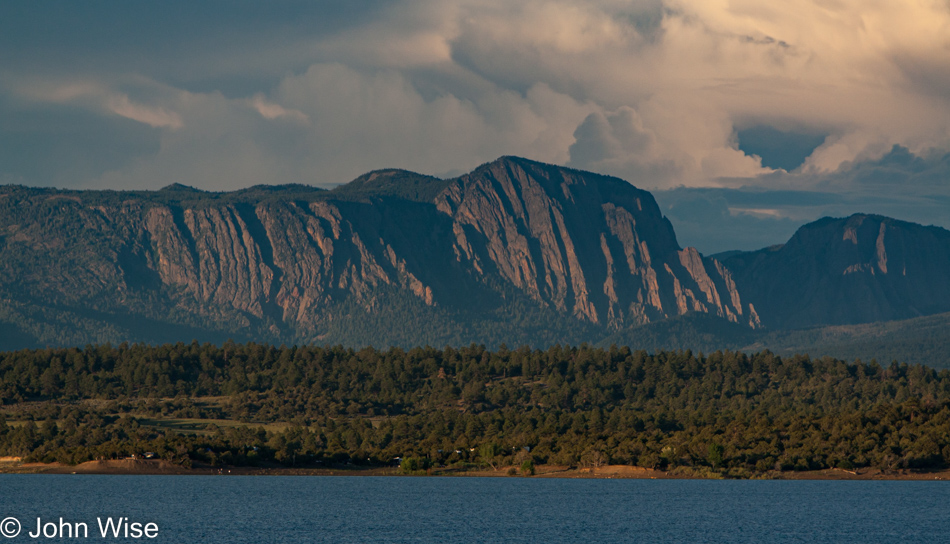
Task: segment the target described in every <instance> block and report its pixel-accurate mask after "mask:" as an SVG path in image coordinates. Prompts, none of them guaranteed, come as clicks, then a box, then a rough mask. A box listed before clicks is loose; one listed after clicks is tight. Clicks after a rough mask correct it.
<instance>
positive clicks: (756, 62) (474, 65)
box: [0, 0, 950, 189]
mask: <svg viewBox="0 0 950 544" xmlns="http://www.w3.org/2000/svg"><path fill="white" fill-rule="evenodd" d="M261 35H267V33H263V34H261ZM273 35H275V36H279V35H280V33H279V32H275V33H273ZM278 42H280V43H279V44H278ZM203 43H204V42H203ZM205 46H207V44H205ZM260 49H261V51H262V52H261V53H260V55H261V56H260V57H259V58H258V57H255V58H253V59H246V60H245V61H244V62H246V63H247V66H248V67H244V66H243V65H242V64H241V63H242V57H240V56H235V55H234V54H232V53H230V52H229V51H225V50H222V51H220V52H218V53H217V55H218V57H219V58H220V59H222V60H221V61H220V62H218V63H217V65H216V66H214V67H213V70H211V71H212V72H213V73H214V74H215V77H216V78H219V79H220V80H222V81H226V80H227V78H228V76H229V74H230V75H235V74H237V75H240V74H241V70H242V69H245V68H246V69H248V70H250V69H251V68H249V66H251V65H253V66H254V71H255V73H256V72H259V71H260V66H259V65H260V64H262V63H264V64H267V63H271V64H274V65H275V67H273V68H271V69H269V71H270V72H276V73H281V72H280V71H279V70H280V68H278V67H277V66H284V65H280V59H281V58H284V59H287V60H286V68H284V71H283V72H282V73H284V74H285V75H284V76H282V77H280V78H278V79H277V80H271V81H270V82H269V83H267V84H261V85H257V86H256V87H254V86H251V87H249V88H245V87H241V88H240V90H237V91H235V90H233V89H228V88H226V87H227V84H225V83H214V84H210V83H207V82H205V83H204V87H202V88H188V86H187V85H184V84H172V83H171V82H168V81H161V78H160V77H157V76H153V74H152V73H150V71H149V67H148V66H143V67H142V68H141V70H142V71H141V72H140V73H138V74H129V73H119V74H116V73H111V72H110V71H109V70H110V68H109V65H108V63H105V62H104V63H103V65H102V66H99V67H98V68H96V69H91V70H90V73H89V74H85V75H83V76H82V77H65V76H63V77H60V78H58V79H57V78H52V79H47V80H42V81H40V80H35V79H30V78H29V77H21V76H22V74H20V75H17V77H15V78H12V79H11V78H10V77H9V76H8V77H6V78H5V79H4V80H2V82H0V85H2V86H3V87H5V88H6V89H7V90H8V91H9V90H13V92H14V93H15V94H16V95H17V96H19V97H22V98H27V99H29V100H33V101H36V102H50V103H56V104H69V105H74V106H76V107H80V108H85V109H87V110H91V111H97V112H100V113H102V114H104V115H120V116H123V117H126V118H129V119H133V120H135V121H137V122H140V123H145V124H147V125H149V126H152V127H155V128H156V130H158V131H161V134H162V145H161V148H160V149H159V150H158V151H157V153H156V154H154V155H151V156H146V157H141V158H139V159H137V160H136V161H133V163H132V165H131V166H127V167H126V166H123V167H122V169H117V170H115V171H114V172H110V173H109V174H108V175H106V176H104V177H103V178H102V179H99V180H90V182H91V183H95V184H97V185H112V186H117V187H118V186H123V185H136V186H160V185H164V184H166V183H168V182H171V181H180V182H183V183H189V184H192V185H196V186H200V187H209V188H218V189H222V188H234V187H239V186H243V185H247V184H252V183H282V182H289V181H298V182H310V183H339V182H343V181H347V180H348V179H351V178H353V177H355V176H356V175H358V174H360V173H363V172H365V171H367V170H369V169H372V168H380V167H403V168H408V169H412V170H416V171H421V172H425V173H433V174H438V173H441V172H447V171H458V170H465V169H467V168H470V167H472V166H475V165H477V164H478V163H480V162H483V161H487V160H491V159H493V158H495V157H497V156H499V155H502V154H519V155H525V156H528V157H530V158H534V159H537V160H543V161H549V162H556V163H562V164H567V163H570V164H571V165H573V166H577V167H581V168H590V169H594V170H598V171H602V172H605V173H610V174H615V175H619V176H622V177H625V178H627V179H629V180H630V181H631V182H633V183H634V184H636V185H639V186H643V187H646V188H662V187H672V186H677V185H687V186H702V185H716V184H722V183H726V182H725V181H722V180H720V179H719V178H723V177H725V178H748V179H750V180H752V179H758V180H759V182H760V183H768V182H769V179H772V178H768V177H759V176H762V175H763V174H768V173H769V170H768V169H767V168H763V167H762V165H761V162H760V161H759V160H758V159H757V158H756V157H748V156H746V155H745V154H743V153H742V152H740V151H739V150H738V143H737V141H736V129H737V128H738V129H741V128H744V127H749V126H754V125H758V124H771V125H774V126H776V127H778V128H784V129H790V130H797V129H802V130H807V131H809V132H811V133H826V134H828V135H829V136H828V138H827V139H826V141H825V143H824V144H823V145H822V146H820V147H819V148H818V149H817V150H816V151H815V152H814V153H813V155H812V156H811V157H809V158H808V159H807V161H806V163H805V166H804V169H803V170H804V171H806V172H808V173H809V174H810V175H813V176H814V177H812V178H809V179H813V180H818V179H819V178H820V175H821V174H822V173H830V172H834V171H836V170H837V169H839V168H840V167H842V165H845V166H846V165H848V164H851V163H853V162H855V161H860V160H866V159H874V158H876V157H880V156H881V155H883V154H884V153H886V152H887V151H888V150H890V149H891V147H892V146H893V145H894V144H901V145H904V146H906V147H908V148H909V149H910V150H911V151H914V152H922V151H923V150H927V149H931V148H938V149H946V148H950V98H948V97H950V76H947V74H950V60H948V59H950V9H948V5H947V3H946V2H945V1H936V0H933V1H931V0H906V1H903V0H902V1H897V0H880V1H875V2H867V1H865V0H836V1H835V2H825V1H820V0H787V1H784V2H777V1H776V2H762V1H761V0H662V1H661V0H642V1H633V2H630V1H626V0H624V1H621V0H591V1H584V2H581V1H567V0H555V1H546V0H545V1H542V0H526V1H524V2H516V3H512V2H503V1H501V0H463V1H461V2H440V1H436V0H408V1H403V2H396V3H393V4H392V5H390V6H389V7H383V8H380V9H379V10H377V11H376V12H374V14H373V16H372V17H371V18H367V19H366V20H365V21H362V22H360V21H349V22H348V24H347V25H344V26H341V27H340V28H339V29H336V30H332V31H323V33H322V34H317V35H313V36H301V35H299V34H295V35H294V36H293V39H288V40H287V41H280V40H277V39H275V40H273V42H272V43H268V44H262V47H261V48H260ZM196 58H200V59H214V58H215V52H213V51H210V52H209V51H207V50H202V51H201V52H200V54H199V55H196ZM202 62H206V63H207V62H209V61H207V60H202ZM209 69H210V68H209ZM200 71H201V67H200V66H192V67H191V68H190V72H189V73H192V72H194V73H197V72H200ZM172 178H174V179H172ZM748 183H753V181H749V182H748Z"/></svg>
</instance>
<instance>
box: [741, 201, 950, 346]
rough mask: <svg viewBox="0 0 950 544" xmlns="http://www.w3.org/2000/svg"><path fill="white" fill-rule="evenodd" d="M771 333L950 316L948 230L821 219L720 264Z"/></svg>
mask: <svg viewBox="0 0 950 544" xmlns="http://www.w3.org/2000/svg"><path fill="white" fill-rule="evenodd" d="M724 263H725V265H726V266H727V267H728V268H729V269H730V270H731V271H732V272H733V273H734V276H735V282H736V285H737V286H738V290H739V292H740V293H742V296H743V300H746V301H748V302H751V303H752V304H753V305H754V306H755V308H756V310H758V312H759V315H761V317H762V322H763V324H765V325H766V326H767V327H770V328H800V327H812V326H816V325H838V324H852V323H868V322H874V321H885V320H897V319H908V318H913V317H918V316H923V315H931V314H936V313H940V312H947V311H950V231H947V230H945V229H942V228H939V227H924V226H921V225H917V224H914V223H907V222H904V221H898V220H895V219H890V218H886V217H881V216H876V215H862V214H858V215H852V216H851V217H848V218H844V219H832V218H825V219H821V220H819V221H816V222H814V223H810V224H808V225H805V226H803V227H801V229H799V230H798V232H796V233H795V235H794V236H792V238H791V239H790V240H789V241H788V243H786V244H784V245H782V246H777V247H773V248H767V249H763V250H760V251H756V252H750V253H739V254H734V255H732V256H730V257H728V258H725V259H724Z"/></svg>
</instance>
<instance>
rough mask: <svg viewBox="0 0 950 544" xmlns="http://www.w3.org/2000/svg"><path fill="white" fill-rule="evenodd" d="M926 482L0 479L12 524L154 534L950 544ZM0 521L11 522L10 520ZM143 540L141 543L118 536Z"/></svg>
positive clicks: (944, 498) (253, 538) (940, 487)
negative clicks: (148, 527) (149, 527)
mask: <svg viewBox="0 0 950 544" xmlns="http://www.w3.org/2000/svg"><path fill="white" fill-rule="evenodd" d="M948 499H950V485H947V484H946V483H944V482H920V481H703V480H566V479H565V480H555V479H523V478H397V477H383V478H377V477H295V476H288V477H278V476H232V477H224V476H207V477H206V476H90V475H75V476H74V475H61V476H54V475H0V520H2V519H3V518H6V517H9V516H12V517H16V518H18V520H19V521H21V522H22V531H21V533H20V535H19V536H18V537H16V538H13V539H9V540H7V539H3V538H0V542H31V541H35V540H46V539H43V538H39V539H32V538H30V537H29V536H28V535H27V533H28V532H31V531H32V532H35V531H36V518H37V516H39V517H41V518H43V520H44V522H46V521H53V522H57V523H58V521H59V518H60V517H62V518H63V519H64V520H65V521H67V522H85V523H87V525H88V527H89V540H100V541H101V540H103V539H102V538H101V536H100V534H99V529H98V527H97V522H96V519H97V518H103V519H105V518H107V517H109V516H112V517H113V518H114V519H117V518H119V517H127V518H129V519H130V520H131V521H133V522H135V521H137V522H141V523H143V524H144V523H145V522H153V523H156V524H157V526H158V529H159V533H158V536H157V537H156V538H154V539H151V540H146V539H139V540H137V541H142V540H146V541H149V542H175V543H179V542H182V543H188V542H196V543H198V542H200V543H271V542H280V543H285V544H294V543H303V542H453V543H455V542H512V543H517V542H649V543H651V544H655V543H687V542H730V543H731V542H748V543H773V542H774V543H782V542H808V543H848V542H854V543H861V544H868V543H887V542H928V543H929V542H950V516H948V510H947V504H948ZM0 529H2V527H0ZM106 540H109V541H125V542H133V541H136V540H133V539H128V540H124V539H115V538H108V539H106Z"/></svg>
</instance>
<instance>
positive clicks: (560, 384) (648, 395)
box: [0, 342, 950, 476]
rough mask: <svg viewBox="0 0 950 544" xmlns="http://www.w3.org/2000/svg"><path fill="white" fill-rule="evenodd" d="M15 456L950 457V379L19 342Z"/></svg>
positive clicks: (795, 364)
mask: <svg viewBox="0 0 950 544" xmlns="http://www.w3.org/2000/svg"><path fill="white" fill-rule="evenodd" d="M0 398H2V406H0V456H4V455H15V456H23V457H25V458H26V459H27V460H33V461H47V462H49V461H60V462H65V463H78V462H82V461H86V460H91V459H96V458H114V457H125V456H130V455H133V454H143V453H144V452H154V453H155V454H156V456H157V457H160V458H163V459H166V460H168V461H171V462H174V463H179V464H182V465H185V466H189V465H191V464H192V463H195V462H198V463H205V464H210V465H213V466H214V465H225V464H228V465H256V464H261V463H282V464H285V465H287V466H319V465H320V464H323V465H324V466H326V465H327V464H334V463H352V464H366V465H376V466H379V465H391V464H393V460H394V458H396V457H400V458H402V459H403V468H402V470H403V471H406V472H410V473H414V472H421V471H423V470H425V469H426V468H428V467H430V466H438V465H453V464H455V465H456V466H459V467H471V466H483V467H495V468H499V467H521V473H522V474H530V472H531V470H532V469H533V467H534V466H535V465H537V464H559V465H575V466H591V467H596V466H601V465H604V464H629V465H639V466H643V467H649V468H665V469H670V468H675V467H692V468H693V469H695V470H698V471H713V472H718V473H723V474H726V475H733V476H749V475H752V474H754V473H761V472H766V471H771V470H812V469H823V468H832V467H837V468H845V469H851V468H860V467H876V468H880V469H885V470H893V469H902V468H942V467H946V466H947V465H948V464H950V371H940V372H937V371H934V370H932V369H930V368H927V367H923V366H916V365H915V366H908V365H899V364H896V363H894V364H891V365H890V366H887V367H882V366H880V365H878V364H877V363H875V362H873V361H872V362H871V363H862V362H856V363H854V364H847V363H845V362H843V361H840V360H835V359H831V358H823V359H817V360H816V359H809V358H807V357H792V358H788V359H783V358H780V357H778V356H775V355H774V354H772V353H770V352H761V353H757V354H755V355H751V356H747V355H745V354H742V353H735V352H715V353H712V354H710V355H707V356H704V355H697V354H693V353H692V352H689V351H678V352H659V353H656V354H653V355H651V354H648V353H646V352H644V351H631V350H630V349H628V348H616V347H611V348H609V349H598V348H592V347H589V346H586V345H582V346H580V347H561V346H554V347H551V348H549V349H547V350H544V351H540V350H530V349H528V348H521V349H517V350H509V349H507V348H505V347H502V348H501V349H498V350H495V351H488V350H486V349H485V348H484V347H483V346H475V345H472V346H469V347H466V348H459V349H455V348H445V349H434V348H415V349H412V350H409V351H405V350H402V349H398V348H393V349H390V350H387V351H379V350H375V349H363V350H360V351H355V350H352V349H345V348H342V347H310V346H303V347H291V348H287V347H279V348H278V347H273V346H266V345H260V344H243V345H242V344H234V343H230V342H229V343H225V344H224V345H223V346H221V347H217V346H214V345H211V344H204V345H199V344H197V343H192V344H181V343H179V344H175V345H164V346H158V347H148V346H143V345H131V346H130V345H122V346H118V347H113V346H109V345H102V346H88V347H86V348H85V349H56V350H21V351H16V352H7V353H2V354H0Z"/></svg>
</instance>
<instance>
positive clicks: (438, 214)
mask: <svg viewBox="0 0 950 544" xmlns="http://www.w3.org/2000/svg"><path fill="white" fill-rule="evenodd" d="M941 312H950V232H948V231H946V230H944V229H940V228H936V227H922V226H920V225H915V224H912V223H905V222H901V221H896V220H893V219H888V218H884V217H878V216H867V215H855V216H852V217H850V218H847V219H822V220H820V221H817V222H815V223H811V224H809V225H805V226H804V227H802V228H801V229H800V230H799V231H798V232H797V233H796V234H795V236H793V237H792V239H791V240H789V242H788V243H786V244H785V245H783V246H779V247H773V248H767V249H763V250H761V251H757V252H745V253H740V252H731V253H729V254H720V255H717V256H712V257H703V256H702V255H700V254H699V253H698V252H697V251H696V250H695V249H693V248H685V249H684V248H681V247H680V246H679V244H678V243H677V240H676V235H675V234H674V232H673V228H672V226H671V225H670V223H669V221H667V220H666V218H664V217H663V216H662V214H661V213H660V210H659V208H658V206H657V204H656V202H655V200H654V199H653V196H652V195H651V194H650V193H648V192H646V191H643V190H640V189H637V188H635V187H633V186H632V185H630V184H629V183H627V182H626V181H623V180H620V179H618V178H613V177H609V176H602V175H598V174H593V173H589V172H582V171H577V170H572V169H568V168H562V167H557V166H552V165H547V164H543V163H538V162H534V161H529V160H526V159H521V158H516V157H502V158H500V159H498V160H496V161H494V162H492V163H488V164H485V165H482V166H480V167H479V168H477V169H475V170H474V171H473V172H471V173H469V174H465V175H463V176H460V177H458V178H454V179H438V178H433V177H429V176H423V175H419V174H415V173H412V172H406V171H401V170H381V171H376V172H371V173H369V174H366V175H363V176H361V177H359V178H357V179H356V180H354V181H353V182H351V183H349V184H346V185H343V186H341V187H338V188H336V189H334V190H331V191H325V190H321V189H316V188H313V187H308V186H302V185H291V186H276V187H270V186H258V187H252V188H250V189H246V190H242V191H236V192H229V193H210V192H203V191H198V190H195V189H192V188H189V187H185V186H181V185H171V186H169V187H166V188H165V189H163V190H160V191H151V192H144V191H143V192H116V191H65V190H53V189H37V188H27V187H21V186H4V187H0V348H2V349H13V348H19V347H39V346H47V345H82V344H85V343H97V342H107V341H108V342H114V343H115V342H122V341H143V342H151V343H155V342H169V341H172V342H175V341H185V342H188V341H191V340H192V339H197V340H199V341H213V342H221V341H224V340H225V339H228V338H233V339H235V340H238V341H243V340H256V341H265V342H274V343H288V344H289V343H311V342H316V343H334V344H335V343H342V344H346V345H354V346H359V345H368V344H372V345H376V346H388V345H391V344H395V345H404V346H411V345H418V344H430V345H435V346H442V345H446V344H453V345H459V344H468V343H472V342H474V343H485V344H488V345H498V344H501V343H507V344H509V345H520V344H530V345H536V346H541V345H546V344H552V343H555V342H561V343H580V342H591V343H605V342H608V343H609V342H611V341H616V342H627V341H630V342H634V341H640V342H641V343H642V342H647V343H649V342H648V341H647V340H645V339H648V338H653V339H654V341H655V342H658V343H659V344H662V345H658V346H653V347H678V346H677V345H673V344H678V345H680V346H686V347H688V346H690V345H691V344H690V342H694V343H696V342H699V340H698V339H705V340H702V341H701V342H699V343H698V344H696V345H700V344H702V345H704V346H705V344H703V342H706V341H708V342H712V344H710V345H716V342H718V343H719V344H721V345H722V347H733V346H735V345H740V344H744V343H748V344H750V345H751V344H754V343H755V342H757V341H759V340H761V339H762V338H765V337H766V336H768V335H772V337H775V335H776V334H778V331H781V330H785V329H801V328H807V327H816V326H822V325H846V324H856V323H867V322H877V321H884V320H895V319H907V318H914V317H918V316H925V315H932V314H938V313H941ZM651 335H652V336H651ZM663 342H665V344H663Z"/></svg>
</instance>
